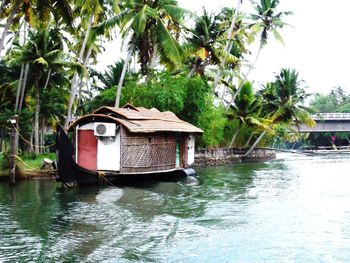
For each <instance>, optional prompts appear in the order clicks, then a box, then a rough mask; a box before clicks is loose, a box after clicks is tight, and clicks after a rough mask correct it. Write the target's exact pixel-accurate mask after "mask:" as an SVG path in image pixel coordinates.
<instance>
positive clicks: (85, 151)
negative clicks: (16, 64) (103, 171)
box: [78, 130, 97, 170]
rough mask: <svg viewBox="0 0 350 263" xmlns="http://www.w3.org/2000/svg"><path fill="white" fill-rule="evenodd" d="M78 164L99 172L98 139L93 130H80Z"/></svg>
mask: <svg viewBox="0 0 350 263" xmlns="http://www.w3.org/2000/svg"><path fill="white" fill-rule="evenodd" d="M78 164H79V165H80V166H82V167H84V168H86V169H90V170H97V139H96V137H95V135H94V131H93V130H78Z"/></svg>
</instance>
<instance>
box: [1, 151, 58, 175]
mask: <svg viewBox="0 0 350 263" xmlns="http://www.w3.org/2000/svg"><path fill="white" fill-rule="evenodd" d="M45 159H50V160H55V159H56V154H55V153H42V154H38V155H35V154H25V155H21V156H19V157H17V159H16V178H17V179H20V180H22V179H24V180H28V179H51V178H53V175H52V169H48V168H47V167H43V164H44V163H45V162H44V160H45ZM9 174H10V170H9V164H8V161H7V160H6V157H5V156H4V154H1V155H0V181H6V180H8V178H9Z"/></svg>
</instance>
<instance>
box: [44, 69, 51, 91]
mask: <svg viewBox="0 0 350 263" xmlns="http://www.w3.org/2000/svg"><path fill="white" fill-rule="evenodd" d="M50 77H51V68H49V71H48V72H47V78H46V81H45V86H44V89H46V88H47V86H48V85H49V80H50Z"/></svg>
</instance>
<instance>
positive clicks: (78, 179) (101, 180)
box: [56, 126, 195, 187]
mask: <svg viewBox="0 0 350 263" xmlns="http://www.w3.org/2000/svg"><path fill="white" fill-rule="evenodd" d="M56 154H57V168H58V173H57V176H56V180H57V181H60V182H62V183H63V184H64V185H65V186H67V187H72V186H74V185H116V184H118V185H120V184H129V183H132V182H135V181H140V180H160V181H164V180H166V181H169V180H170V181H173V180H179V179H181V178H183V177H186V176H187V175H195V171H194V170H193V169H191V168H188V169H175V170H171V171H164V172H157V173H141V174H121V173H118V172H109V171H94V170H89V169H86V168H84V167H81V166H80V165H78V164H77V163H76V162H75V161H74V159H73V154H74V146H73V145H72V143H71V141H70V139H69V138H68V136H67V134H66V132H65V131H64V130H63V128H62V127H60V126H59V127H58V130H57V137H56Z"/></svg>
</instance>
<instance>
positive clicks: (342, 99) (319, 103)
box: [310, 87, 350, 112]
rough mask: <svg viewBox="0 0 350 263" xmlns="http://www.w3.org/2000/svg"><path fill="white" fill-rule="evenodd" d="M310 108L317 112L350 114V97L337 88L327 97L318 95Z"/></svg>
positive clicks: (311, 102)
mask: <svg viewBox="0 0 350 263" xmlns="http://www.w3.org/2000/svg"><path fill="white" fill-rule="evenodd" d="M310 107H311V108H312V109H314V110H315V111H316V112H350V95H349V94H348V93H347V92H346V91H344V90H343V89H342V88H341V87H335V88H333V89H332V90H331V91H330V92H329V93H328V94H327V95H323V94H320V93H316V94H315V95H314V98H313V99H312V100H311V101H310Z"/></svg>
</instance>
